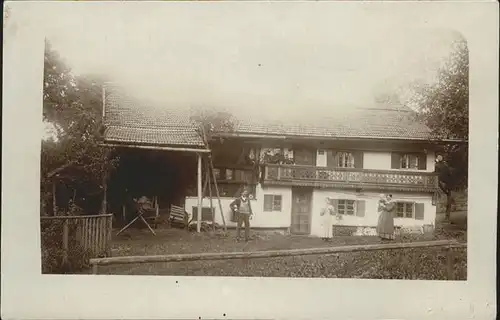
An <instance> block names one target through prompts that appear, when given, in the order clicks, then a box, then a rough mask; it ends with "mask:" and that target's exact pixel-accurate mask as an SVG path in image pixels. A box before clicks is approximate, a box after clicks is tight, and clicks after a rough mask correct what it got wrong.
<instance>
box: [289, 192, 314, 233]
mask: <svg viewBox="0 0 500 320" xmlns="http://www.w3.org/2000/svg"><path fill="white" fill-rule="evenodd" d="M311 209H312V189H309V188H292V217H291V218H292V219H291V220H292V222H291V225H290V233H292V234H297V235H299V234H300V235H309V234H310V233H311Z"/></svg>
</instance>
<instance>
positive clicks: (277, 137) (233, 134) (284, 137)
mask: <svg viewBox="0 0 500 320" xmlns="http://www.w3.org/2000/svg"><path fill="white" fill-rule="evenodd" d="M213 136H214V137H220V138H242V139H272V140H326V141H387V142H421V143H430V144H449V143H454V144H466V143H468V142H467V141H465V140H458V139H429V138H405V137H382V136H380V137H377V136H373V137H363V136H359V137H356V136H351V137H349V136H345V137H332V136H319V135H318V136H305V135H287V134H285V135H277V134H265V133H244V132H224V133H216V134H214V135H213Z"/></svg>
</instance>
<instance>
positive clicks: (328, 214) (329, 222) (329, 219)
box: [320, 197, 335, 241]
mask: <svg viewBox="0 0 500 320" xmlns="http://www.w3.org/2000/svg"><path fill="white" fill-rule="evenodd" d="M320 215H321V230H322V235H323V237H322V239H323V240H325V241H328V240H330V239H331V238H333V216H334V215H335V208H334V206H333V205H332V198H330V197H327V198H326V206H325V208H323V209H322V210H321V213H320Z"/></svg>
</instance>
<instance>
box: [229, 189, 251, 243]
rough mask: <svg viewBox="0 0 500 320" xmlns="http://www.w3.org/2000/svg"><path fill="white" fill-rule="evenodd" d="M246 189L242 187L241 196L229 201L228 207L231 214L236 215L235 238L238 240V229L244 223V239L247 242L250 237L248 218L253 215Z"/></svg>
mask: <svg viewBox="0 0 500 320" xmlns="http://www.w3.org/2000/svg"><path fill="white" fill-rule="evenodd" d="M248 194H249V192H248V190H247V189H244V190H243V192H242V193H241V196H240V197H238V198H236V199H235V200H234V201H233V202H231V204H230V207H231V210H232V211H233V214H234V215H236V238H237V239H238V240H239V239H240V238H241V237H240V230H241V227H242V225H243V224H245V241H247V242H248V240H249V238H250V219H251V218H252V216H253V211H252V206H251V204H250V199H249V197H248Z"/></svg>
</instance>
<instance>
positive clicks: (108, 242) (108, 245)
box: [106, 216, 113, 257]
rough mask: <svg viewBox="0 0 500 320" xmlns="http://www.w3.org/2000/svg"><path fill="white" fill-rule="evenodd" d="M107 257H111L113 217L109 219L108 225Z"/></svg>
mask: <svg viewBox="0 0 500 320" xmlns="http://www.w3.org/2000/svg"><path fill="white" fill-rule="evenodd" d="M106 231H107V234H106V255H107V256H108V257H111V233H112V232H113V216H111V217H108V221H107V225H106Z"/></svg>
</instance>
